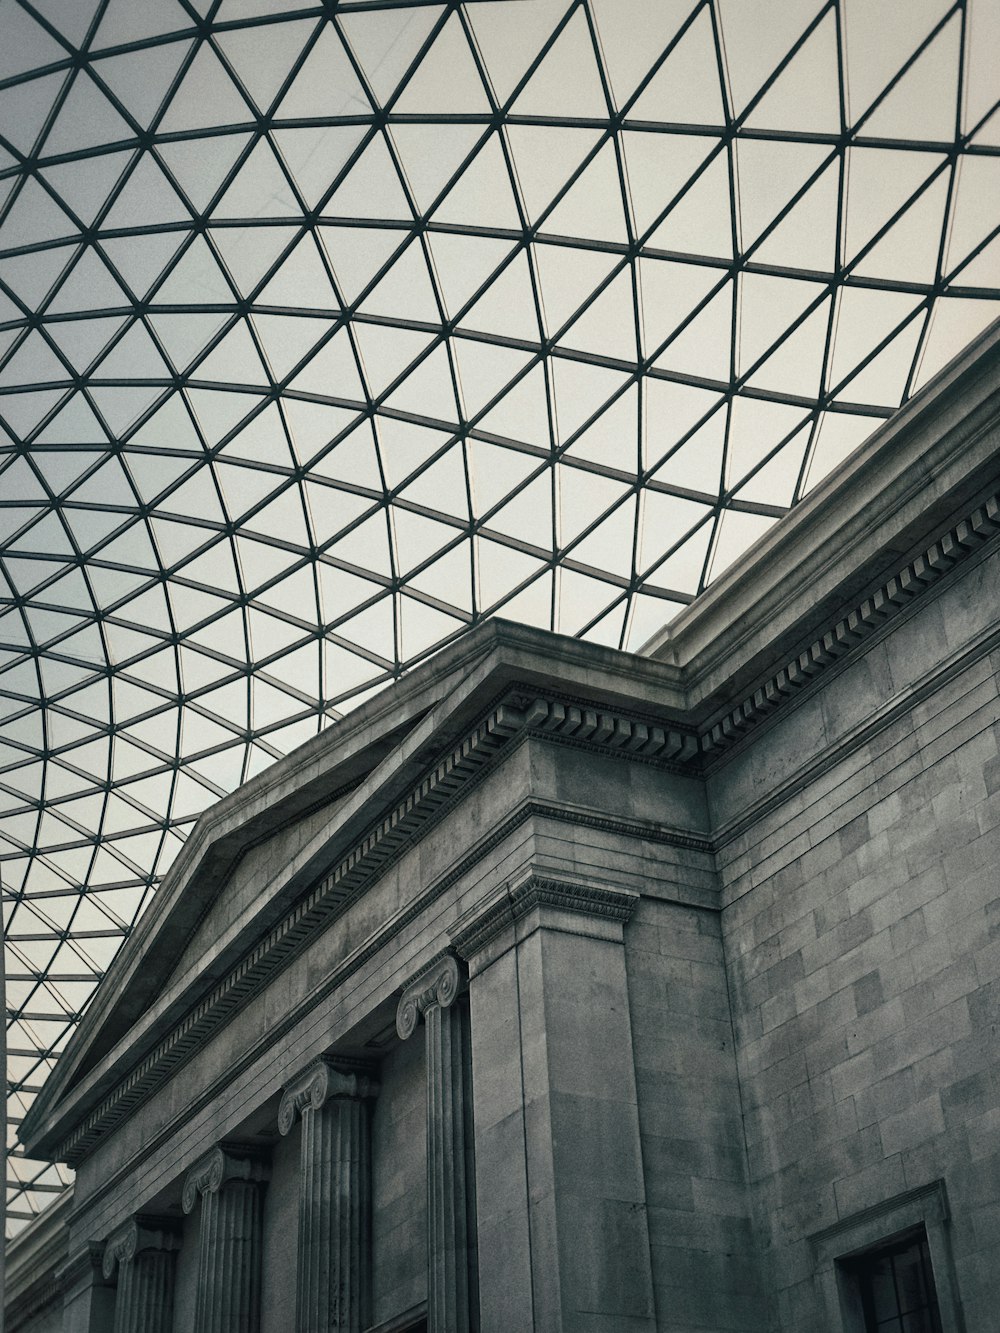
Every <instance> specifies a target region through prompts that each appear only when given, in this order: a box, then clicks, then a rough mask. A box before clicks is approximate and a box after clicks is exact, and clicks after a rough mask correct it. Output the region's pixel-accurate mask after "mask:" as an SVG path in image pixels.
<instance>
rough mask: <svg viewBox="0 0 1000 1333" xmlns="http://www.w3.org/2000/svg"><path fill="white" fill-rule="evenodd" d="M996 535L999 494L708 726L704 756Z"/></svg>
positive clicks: (789, 695)
mask: <svg viewBox="0 0 1000 1333" xmlns="http://www.w3.org/2000/svg"><path fill="white" fill-rule="evenodd" d="M997 533H1000V493H995V494H993V495H991V496H989V497H988V498H987V499H986V500H984V501H983V503H982V504H979V505H977V506H976V507H975V508H974V509H973V510H971V512H969V513H968V514H967V515H966V516H965V517H964V518H962V519H960V520H959V521H958V522H956V523H955V524H954V525H953V526H952V527H950V528H949V529H948V531H947V532H945V533H943V534H942V535H941V536H940V537H939V538H938V539H937V540H936V541H934V542H932V543H931V544H930V545H929V546H927V547H926V548H925V549H924V551H923V552H922V553H921V554H920V555H917V556H916V557H915V558H914V559H912V560H909V561H907V563H906V564H905V565H903V566H901V567H900V568H898V569H897V570H896V572H895V574H893V575H892V576H891V577H889V578H887V579H885V580H884V581H883V582H882V583H881V584H880V585H879V586H878V587H877V588H876V589H875V590H874V591H873V592H872V593H871V595H870V596H868V597H866V598H864V600H863V601H861V602H859V603H857V604H856V605H855V606H853V607H852V608H851V609H850V610H849V611H848V612H847V613H846V614H845V615H842V616H840V617H839V618H838V619H837V620H836V621H835V622H834V623H832V624H831V625H830V627H829V628H828V629H827V630H825V631H823V632H821V633H818V634H817V637H816V638H815V639H814V640H813V642H812V643H811V644H810V645H809V646H808V648H805V649H804V650H803V651H802V652H800V653H798V654H796V656H795V657H794V658H792V659H791V660H790V661H786V662H785V664H784V665H783V666H782V667H780V668H779V669H778V670H776V671H774V672H773V673H772V674H771V675H769V676H768V678H767V679H766V680H765V681H764V682H763V683H762V684H761V685H760V686H758V688H757V689H755V690H754V691H753V693H752V694H748V695H747V696H746V697H745V698H744V699H743V700H742V701H741V702H740V703H739V704H738V705H737V706H736V707H735V708H732V709H730V710H729V711H728V712H727V713H726V714H725V715H724V716H723V717H721V718H719V719H718V721H715V722H713V723H711V725H710V726H708V727H707V728H706V729H705V730H704V731H703V732H702V734H701V736H700V747H701V750H702V752H703V753H704V754H705V755H706V756H710V757H712V758H715V757H716V756H717V755H718V754H720V753H721V752H722V751H724V750H726V749H728V748H729V747H731V746H732V745H734V744H735V743H736V742H737V741H739V740H740V739H741V738H742V737H743V736H744V735H745V734H746V732H747V731H748V730H749V729H750V728H752V727H754V726H756V725H757V724H758V723H759V722H761V721H763V720H764V718H766V717H768V716H769V715H770V714H771V713H773V712H774V711H775V709H777V708H779V707H780V706H781V705H782V704H783V703H787V702H788V701H789V700H791V699H794V698H795V697H796V696H797V695H798V694H800V693H801V691H802V690H803V689H804V687H806V686H807V685H809V684H810V683H811V682H812V681H813V680H814V679H815V678H816V677H817V676H819V675H820V674H822V673H823V672H824V671H826V670H827V668H829V667H831V666H833V665H834V664H835V663H836V662H838V661H839V660H840V659H841V658H842V657H845V656H846V655H847V654H848V653H850V652H852V651H853V650H854V649H855V648H857V647H858V646H859V645H860V644H861V643H862V642H863V641H864V640H866V639H868V638H869V637H870V636H871V635H872V634H873V633H874V632H875V631H877V630H879V629H881V628H882V627H883V626H884V625H885V624H886V622H887V621H889V620H891V619H893V618H895V617H896V616H897V615H898V614H899V613H900V612H902V611H903V610H904V609H905V608H907V607H908V606H909V605H910V604H911V603H912V602H913V601H914V600H915V599H916V598H919V597H920V596H921V595H922V594H924V593H926V592H927V591H928V590H929V589H930V588H932V587H933V586H934V585H935V584H936V583H937V582H938V581H939V580H940V579H942V578H943V577H944V576H945V575H946V574H948V573H949V572H950V571H951V570H953V569H954V568H955V567H956V566H958V565H960V564H962V563H963V562H965V561H967V560H969V559H970V557H972V556H974V555H976V554H977V553H978V552H979V551H980V550H981V548H982V547H983V546H985V545H986V543H987V542H990V541H991V540H992V539H994V538H995V537H996V535H997Z"/></svg>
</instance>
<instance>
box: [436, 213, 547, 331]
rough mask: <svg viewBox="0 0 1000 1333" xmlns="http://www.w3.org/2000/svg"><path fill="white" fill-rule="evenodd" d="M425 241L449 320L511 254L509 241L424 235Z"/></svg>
mask: <svg viewBox="0 0 1000 1333" xmlns="http://www.w3.org/2000/svg"><path fill="white" fill-rule="evenodd" d="M427 241H428V244H429V246H430V250H431V256H432V259H433V263H434V273H435V278H436V285H437V288H438V290H439V291H440V292H441V295H442V298H443V300H444V304H445V309H446V310H447V312H448V314H450V315H451V316H453V317H454V316H455V315H457V314H458V312H459V311H460V310H461V309H462V308H463V307H464V306H465V305H466V304H467V303H468V302H469V300H470V299H471V298H472V297H473V296H474V295H475V294H476V292H477V291H478V290H479V288H480V287H481V286H482V285H483V283H484V282H486V281H487V279H489V278H490V277H491V276H492V275H493V273H495V272H496V270H497V269H498V268H499V267H500V265H501V263H502V262H503V261H504V259H505V258H506V257H507V255H509V254H510V250H511V247H510V242H509V241H502V240H499V239H494V238H493V237H489V236H462V235H460V234H458V233H456V232H428V233H427ZM529 294H530V293H529ZM463 322H464V321H463Z"/></svg>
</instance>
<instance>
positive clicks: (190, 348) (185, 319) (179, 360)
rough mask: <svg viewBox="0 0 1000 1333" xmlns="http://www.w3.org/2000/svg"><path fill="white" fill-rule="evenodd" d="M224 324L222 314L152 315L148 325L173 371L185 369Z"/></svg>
mask: <svg viewBox="0 0 1000 1333" xmlns="http://www.w3.org/2000/svg"><path fill="white" fill-rule="evenodd" d="M224 322H225V316H224V315H222V314H201V315H199V314H195V313H193V312H191V313H188V314H183V315H152V316H150V318H149V323H150V325H151V326H152V329H153V332H154V333H155V334H156V337H157V338H158V340H159V342H160V343H161V344H162V346H163V350H164V351H165V352H166V354H167V356H168V357H169V358H170V360H171V362H172V363H173V366H174V369H175V370H178V371H182V370H185V369H187V367H188V366H189V365H190V364H191V362H192V361H193V360H194V359H195V357H196V356H197V355H198V354H199V353H200V352H201V351H202V350H203V348H205V347H206V346H207V345H208V343H209V342H210V341H211V340H212V338H213V337H214V336H215V334H216V333H218V331H219V329H220V328H221V327H222V325H223V323H224Z"/></svg>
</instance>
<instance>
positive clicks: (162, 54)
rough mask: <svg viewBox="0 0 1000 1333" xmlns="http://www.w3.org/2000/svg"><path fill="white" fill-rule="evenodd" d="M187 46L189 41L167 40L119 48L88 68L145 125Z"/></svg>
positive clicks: (186, 51) (171, 78)
mask: <svg viewBox="0 0 1000 1333" xmlns="http://www.w3.org/2000/svg"><path fill="white" fill-rule="evenodd" d="M190 47H191V44H190V42H169V43H165V44H163V45H157V46H150V47H146V48H144V49H140V50H136V51H123V52H122V53H121V54H119V55H114V56H111V57H110V58H108V59H104V60H95V61H94V62H93V64H92V66H91V69H92V70H93V72H94V74H95V76H96V77H97V78H99V79H101V80H103V82H104V83H106V84H107V86H108V87H109V88H110V89H111V92H112V93H113V94H114V95H115V97H117V98H118V100H119V101H120V102H121V104H122V106H124V108H125V110H126V111H127V112H128V113H129V114H130V115H131V116H134V117H135V119H136V121H137V122H138V124H139V125H141V126H143V128H145V127H146V126H148V125H149V124H150V123H151V121H152V120H153V117H154V116H155V115H156V113H157V111H159V109H160V106H161V105H162V103H163V99H164V98H165V97H166V95H167V92H168V91H169V89H170V85H171V84H172V83H173V80H174V76H175V75H176V74H177V71H178V70H179V69H180V67H181V65H182V63H183V62H184V59H185V57H186V56H187V54H188V51H189V50H190Z"/></svg>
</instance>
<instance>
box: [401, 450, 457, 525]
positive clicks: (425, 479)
mask: <svg viewBox="0 0 1000 1333" xmlns="http://www.w3.org/2000/svg"><path fill="white" fill-rule="evenodd" d="M401 498H402V499H404V500H410V501H412V502H413V503H414V504H418V505H423V506H425V507H426V508H428V509H436V510H438V511H439V512H441V513H444V514H451V515H453V516H454V517H455V518H460V519H461V520H462V521H463V523H468V522H469V484H468V480H467V478H466V472H465V453H464V450H463V448H462V445H461V444H460V443H456V444H453V445H452V446H451V448H450V449H448V451H447V452H446V453H444V454H443V455H442V456H441V457H440V458H438V459H437V460H436V461H435V462H433V463H432V464H431V465H430V467H428V468H426V469H425V470H424V471H423V472H421V473H420V475H419V476H418V477H416V478H415V479H414V480H413V481H411V482H410V483H409V484H408V485H406V486H405V487H404V488H403V490H402V492H401ZM397 512H401V511H397Z"/></svg>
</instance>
